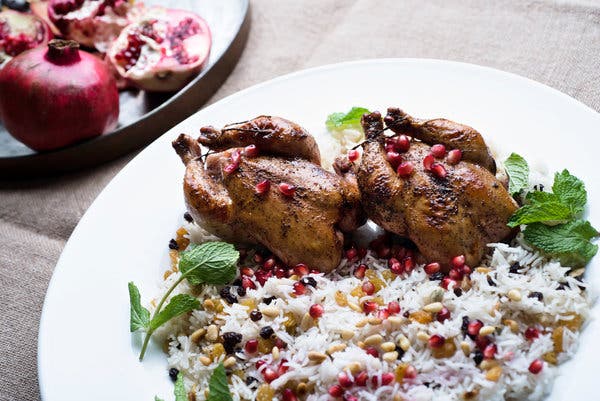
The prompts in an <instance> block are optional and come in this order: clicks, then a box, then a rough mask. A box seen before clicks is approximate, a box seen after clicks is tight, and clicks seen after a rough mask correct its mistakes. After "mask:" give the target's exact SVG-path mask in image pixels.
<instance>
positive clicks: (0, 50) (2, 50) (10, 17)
mask: <svg viewBox="0 0 600 401" xmlns="http://www.w3.org/2000/svg"><path fill="white" fill-rule="evenodd" d="M51 38H52V32H51V31H50V28H49V27H48V25H46V23H45V22H44V21H42V20H41V19H39V18H38V17H36V16H35V15H32V14H25V13H21V12H18V11H12V10H4V11H0V66H1V65H2V64H3V62H6V61H8V60H10V59H11V58H12V57H15V56H17V55H19V54H21V53H22V52H24V51H25V50H29V49H33V48H34V47H37V46H40V45H42V44H45V43H47V42H48V40H50V39H51Z"/></svg>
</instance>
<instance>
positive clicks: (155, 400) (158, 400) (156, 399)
mask: <svg viewBox="0 0 600 401" xmlns="http://www.w3.org/2000/svg"><path fill="white" fill-rule="evenodd" d="M154 401H165V400H163V399H162V398H158V396H156V395H155V396H154Z"/></svg>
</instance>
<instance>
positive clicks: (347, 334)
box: [340, 330, 354, 340]
mask: <svg viewBox="0 0 600 401" xmlns="http://www.w3.org/2000/svg"><path fill="white" fill-rule="evenodd" d="M340 334H341V336H342V339H344V340H350V339H351V338H352V337H354V332H353V331H352V330H342V332H341V333H340Z"/></svg>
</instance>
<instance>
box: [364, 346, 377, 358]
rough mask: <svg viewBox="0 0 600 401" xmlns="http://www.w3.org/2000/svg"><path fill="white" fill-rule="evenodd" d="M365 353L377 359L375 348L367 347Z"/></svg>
mask: <svg viewBox="0 0 600 401" xmlns="http://www.w3.org/2000/svg"><path fill="white" fill-rule="evenodd" d="M365 352H366V353H367V354H368V355H371V356H372V357H373V358H379V351H377V348H375V347H372V346H369V347H367V348H365Z"/></svg>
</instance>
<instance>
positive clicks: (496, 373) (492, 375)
mask: <svg viewBox="0 0 600 401" xmlns="http://www.w3.org/2000/svg"><path fill="white" fill-rule="evenodd" d="M501 374H502V366H494V367H493V368H491V369H490V370H488V371H487V372H486V373H485V378H486V379H488V380H490V381H493V382H497V381H498V379H500V375H501Z"/></svg>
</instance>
